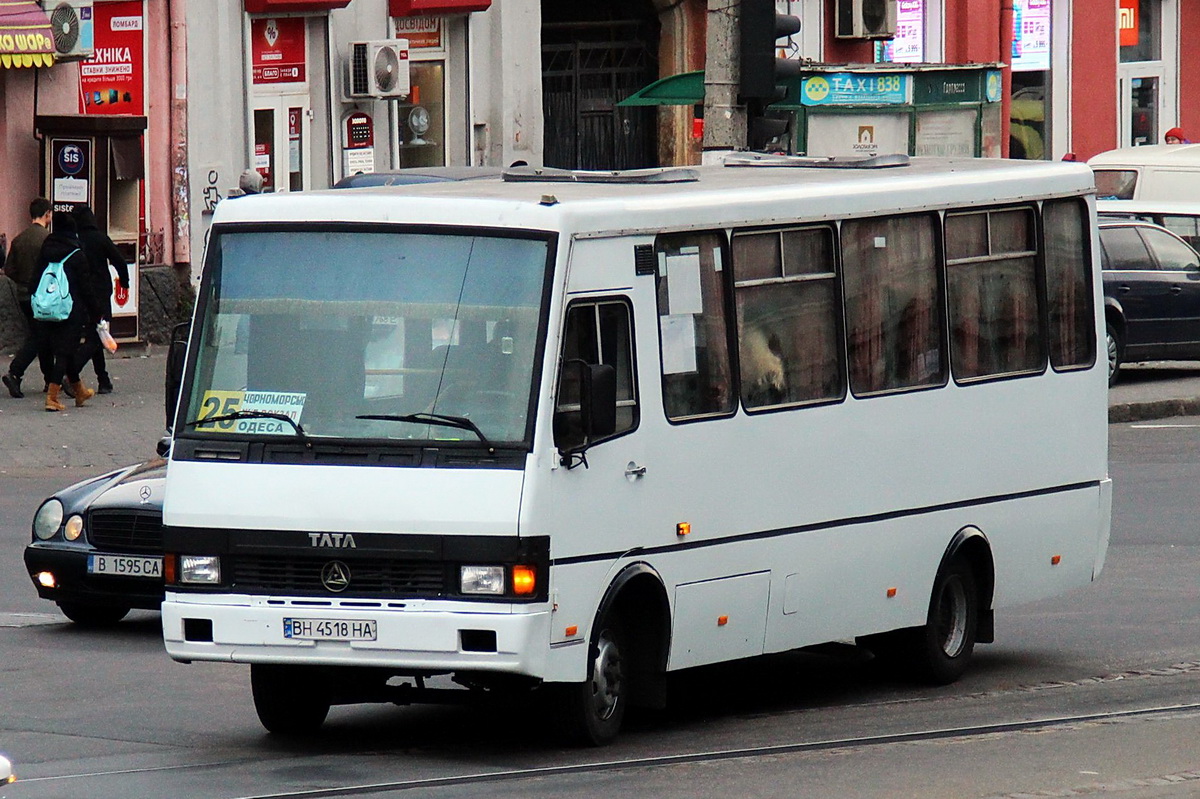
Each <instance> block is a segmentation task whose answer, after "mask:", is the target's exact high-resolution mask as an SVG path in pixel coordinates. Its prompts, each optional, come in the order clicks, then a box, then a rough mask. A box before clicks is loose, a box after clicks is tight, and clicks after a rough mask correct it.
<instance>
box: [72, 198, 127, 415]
mask: <svg viewBox="0 0 1200 799" xmlns="http://www.w3.org/2000/svg"><path fill="white" fill-rule="evenodd" d="M72 213H73V215H74V217H75V225H76V227H78V228H79V242H80V244H82V245H83V254H84V255H86V256H87V259H88V263H89V264H90V265H91V275H92V291H93V292H94V293H95V295H96V299H97V300H98V301H99V303H100V307H101V309H102V311H103V313H102V315H101V317H100V318H99V319H94V320H88V324H85V325H84V329H83V334H84V340H85V344H84V349H85V350H86V354H87V356H88V357H90V358H91V361H92V366H93V367H94V368H95V370H96V384H97V385H96V393H98V394H107V393H109V392H110V391H112V388H113V385H112V378H110V377H109V376H108V368H107V367H106V366H105V364H104V346H103V345H102V344H101V343H100V335H99V333H98V332H97V331H96V325H97V324H99V323H100V320H101V319H103V320H104V321H106V322H111V321H112V295H113V282H112V277H111V275H110V273H109V271H108V265H109V264H112V265H113V268H114V269H116V270H117V282H118V283H120V285H121V288H123V289H125V290H126V291H128V290H129V266H128V264H126V263H125V259H124V258H123V257H122V256H121V253H120V251H118V250H117V245H115V244H113V241H112V239H110V238H109V237H108V236H107V235H106V234H105V233H104V232H103V231H102V230H100V226H99V225H98V224H97V223H96V215H95V214H94V213H93V212H92V209H91V207H90V206H87V205H78V206H76V207H75V210H74V211H73V212H72Z"/></svg>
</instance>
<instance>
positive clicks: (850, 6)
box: [836, 0, 896, 39]
mask: <svg viewBox="0 0 1200 799" xmlns="http://www.w3.org/2000/svg"><path fill="white" fill-rule="evenodd" d="M836 35H837V37H838V38H839V39H890V38H892V37H893V36H895V35H896V0H837V33H836Z"/></svg>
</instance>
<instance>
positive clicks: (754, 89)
mask: <svg viewBox="0 0 1200 799" xmlns="http://www.w3.org/2000/svg"><path fill="white" fill-rule="evenodd" d="M738 28H739V30H740V32H741V39H742V46H741V59H740V64H741V74H740V83H739V90H740V93H741V98H742V102H746V101H748V100H766V101H767V104H768V105H769V104H770V103H772V102H774V101H776V100H779V99H782V93H781V87H780V86H779V82H780V80H782V79H783V78H787V77H793V76H795V75H797V74H799V72H800V62H799V61H796V60H794V59H789V58H777V57H776V55H775V48H776V46H777V45H776V44H775V42H776V40H778V39H782V38H784V37H786V36H791V35H792V34H794V33H799V32H800V18H799V17H796V16H793V15H791V14H776V13H775V0H742V3H741V16H740V17H739V21H738Z"/></svg>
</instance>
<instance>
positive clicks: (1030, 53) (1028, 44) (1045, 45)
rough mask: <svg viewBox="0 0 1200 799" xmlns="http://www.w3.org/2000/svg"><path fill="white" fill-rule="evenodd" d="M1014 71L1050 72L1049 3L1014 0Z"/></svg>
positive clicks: (1038, 0) (1033, 0) (1039, 0)
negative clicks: (1048, 70)
mask: <svg viewBox="0 0 1200 799" xmlns="http://www.w3.org/2000/svg"><path fill="white" fill-rule="evenodd" d="M1012 68H1013V72H1032V71H1036V70H1046V69H1050V0H1013V51H1012Z"/></svg>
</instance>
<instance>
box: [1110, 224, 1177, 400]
mask: <svg viewBox="0 0 1200 799" xmlns="http://www.w3.org/2000/svg"><path fill="white" fill-rule="evenodd" d="M1100 249H1101V264H1102V266H1103V269H1104V317H1105V321H1106V322H1107V328H1108V380H1109V385H1112V384H1113V383H1114V382H1116V379H1117V375H1118V374H1119V372H1120V370H1121V364H1123V363H1127V362H1130V361H1149V360H1196V359H1200V254H1197V252H1196V250H1194V249H1192V247H1191V246H1190V245H1189V244H1188V243H1187V242H1186V241H1184V240H1183V239H1181V238H1180V237H1179V236H1177V235H1175V234H1174V233H1172V232H1171V231H1169V230H1166V229H1165V228H1162V227H1159V226H1158V225H1153V224H1150V223H1148V222H1139V221H1135V220H1130V219H1122V220H1106V219H1101V220H1100Z"/></svg>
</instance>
